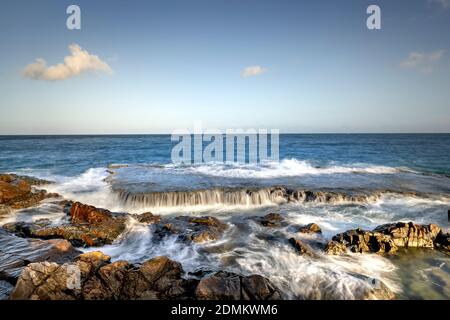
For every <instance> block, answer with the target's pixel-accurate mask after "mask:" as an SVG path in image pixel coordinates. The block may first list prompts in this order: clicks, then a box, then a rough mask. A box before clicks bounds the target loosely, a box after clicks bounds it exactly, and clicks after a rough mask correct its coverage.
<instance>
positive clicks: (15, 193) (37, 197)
mask: <svg viewBox="0 0 450 320" xmlns="http://www.w3.org/2000/svg"><path fill="white" fill-rule="evenodd" d="M41 182H42V181H41V180H39V179H35V178H31V177H25V176H17V175H14V174H1V175H0V215H3V214H9V213H10V212H11V211H13V210H17V209H23V208H28V207H31V206H34V205H36V204H38V203H39V202H40V201H42V200H43V199H46V198H51V197H56V196H58V195H56V194H51V193H47V192H46V191H45V190H35V189H33V188H32V187H31V186H32V185H37V184H43V183H44V182H42V183H41Z"/></svg>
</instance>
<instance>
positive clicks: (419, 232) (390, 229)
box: [325, 222, 450, 254]
mask: <svg viewBox="0 0 450 320" xmlns="http://www.w3.org/2000/svg"><path fill="white" fill-rule="evenodd" d="M449 240H450V237H449V234H446V233H444V232H443V231H442V229H441V228H440V227H439V226H437V225H435V224H429V225H418V224H414V223H413V222H408V223H405V222H398V223H392V224H385V225H381V226H378V227H376V228H375V229H374V230H372V231H367V230H362V229H354V230H348V231H346V232H344V233H340V234H337V235H336V236H334V237H333V238H332V240H331V241H330V242H329V243H328V244H327V247H326V249H325V251H326V252H327V253H328V254H341V253H345V252H346V251H347V249H350V251H351V252H360V253H364V252H375V253H395V252H397V250H398V248H400V247H405V248H431V249H433V248H438V249H442V250H445V251H448V250H449V249H450V245H449Z"/></svg>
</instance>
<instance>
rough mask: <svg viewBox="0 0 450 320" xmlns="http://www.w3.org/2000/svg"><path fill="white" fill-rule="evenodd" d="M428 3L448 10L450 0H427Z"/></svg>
mask: <svg viewBox="0 0 450 320" xmlns="http://www.w3.org/2000/svg"><path fill="white" fill-rule="evenodd" d="M428 3H429V4H437V5H439V6H440V7H441V8H442V9H444V10H445V9H448V8H450V0H428Z"/></svg>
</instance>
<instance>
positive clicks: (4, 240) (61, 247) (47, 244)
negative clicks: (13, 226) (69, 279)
mask: <svg viewBox="0 0 450 320" xmlns="http://www.w3.org/2000/svg"><path fill="white" fill-rule="evenodd" d="M79 254H80V252H79V251H78V250H76V249H75V248H73V247H72V245H71V244H70V243H69V242H68V241H66V240H48V241H44V240H38V239H23V238H19V237H16V236H13V235H11V234H9V233H7V232H5V231H4V230H2V229H0V282H2V281H4V282H7V283H9V284H10V285H11V286H13V285H15V284H16V282H17V279H18V278H19V276H20V274H21V272H22V270H23V269H24V268H25V267H26V266H27V265H28V264H30V263H34V262H43V261H51V262H58V263H64V262H68V261H72V260H73V258H74V257H76V256H77V255H79ZM4 287H5V286H4V285H2V286H1V288H4ZM1 288H0V296H1V295H2V293H1V292H2V290H1ZM3 294H5V293H3Z"/></svg>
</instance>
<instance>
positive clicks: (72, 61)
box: [23, 44, 113, 81]
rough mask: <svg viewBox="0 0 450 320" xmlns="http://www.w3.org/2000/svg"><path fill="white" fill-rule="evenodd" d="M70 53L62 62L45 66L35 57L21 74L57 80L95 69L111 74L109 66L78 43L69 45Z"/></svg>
mask: <svg viewBox="0 0 450 320" xmlns="http://www.w3.org/2000/svg"><path fill="white" fill-rule="evenodd" d="M69 51H70V55H69V56H66V57H65V58H64V62H63V63H59V64H57V65H54V66H47V62H46V61H45V60H44V59H36V61H35V62H34V63H31V64H29V65H28V66H26V67H25V68H24V70H23V75H24V76H25V77H27V78H31V79H35V80H49V81H58V80H66V79H69V78H71V77H74V76H77V75H79V74H81V73H83V72H88V71H97V72H104V73H107V74H112V72H113V71H112V69H111V67H110V66H109V65H108V64H107V63H106V62H104V61H102V60H101V59H100V58H99V57H98V56H96V55H92V54H90V53H89V52H87V51H86V50H83V49H82V48H81V47H80V46H79V45H77V44H72V45H70V46H69Z"/></svg>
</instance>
